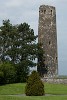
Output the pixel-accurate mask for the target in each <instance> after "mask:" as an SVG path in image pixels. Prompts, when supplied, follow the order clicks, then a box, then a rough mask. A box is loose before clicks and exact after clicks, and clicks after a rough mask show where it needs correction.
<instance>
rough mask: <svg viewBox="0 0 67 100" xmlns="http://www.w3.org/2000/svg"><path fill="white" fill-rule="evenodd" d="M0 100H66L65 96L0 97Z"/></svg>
mask: <svg viewBox="0 0 67 100" xmlns="http://www.w3.org/2000/svg"><path fill="white" fill-rule="evenodd" d="M0 100H67V96H34V97H33V96H30V97H29V96H26V97H24V96H20V97H19V96H0Z"/></svg>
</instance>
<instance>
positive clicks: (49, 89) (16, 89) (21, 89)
mask: <svg viewBox="0 0 67 100" xmlns="http://www.w3.org/2000/svg"><path fill="white" fill-rule="evenodd" d="M25 85H26V84H25V83H17V84H8V85H4V86H0V95H4V94H9V95H10V94H24V93H25ZM44 86H45V93H46V94H67V85H64V84H49V83H45V85H44Z"/></svg>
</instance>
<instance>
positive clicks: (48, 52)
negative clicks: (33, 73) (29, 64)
mask: <svg viewBox="0 0 67 100" xmlns="http://www.w3.org/2000/svg"><path fill="white" fill-rule="evenodd" d="M38 42H39V43H42V48H43V50H44V58H45V59H44V65H45V67H47V69H48V71H47V76H48V77H49V76H50V77H51V76H55V75H57V74H58V57H57V31H56V10H55V7H53V6H48V5H46V6H45V5H42V6H40V8H39V26H38ZM38 71H42V70H41V68H40V69H39V68H38ZM44 75H45V71H44Z"/></svg>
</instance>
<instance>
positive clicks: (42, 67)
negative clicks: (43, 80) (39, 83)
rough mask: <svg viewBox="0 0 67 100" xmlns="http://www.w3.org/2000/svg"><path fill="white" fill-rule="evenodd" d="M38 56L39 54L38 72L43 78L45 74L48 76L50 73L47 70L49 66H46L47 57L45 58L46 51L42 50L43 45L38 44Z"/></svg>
mask: <svg viewBox="0 0 67 100" xmlns="http://www.w3.org/2000/svg"><path fill="white" fill-rule="evenodd" d="M37 54H38V57H37V58H38V65H37V70H38V72H39V75H40V76H41V77H43V75H44V74H47V72H48V69H47V66H46V65H45V63H44V62H45V56H44V51H43V49H42V44H41V43H40V44H38V51H37Z"/></svg>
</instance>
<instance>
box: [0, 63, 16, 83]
mask: <svg viewBox="0 0 67 100" xmlns="http://www.w3.org/2000/svg"><path fill="white" fill-rule="evenodd" d="M15 76H16V71H15V68H14V66H13V64H12V63H10V62H3V63H1V64H0V85H3V84H7V83H14V82H15V79H16V77H15Z"/></svg>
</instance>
